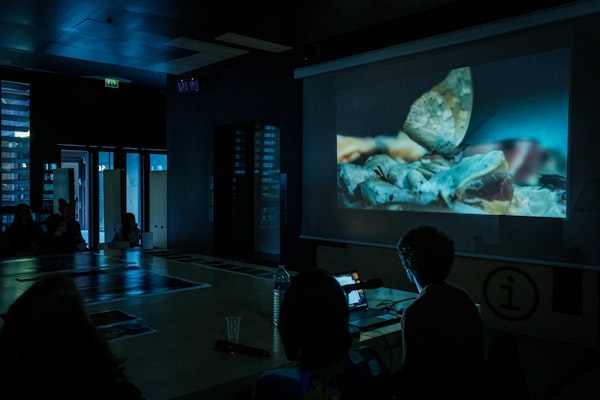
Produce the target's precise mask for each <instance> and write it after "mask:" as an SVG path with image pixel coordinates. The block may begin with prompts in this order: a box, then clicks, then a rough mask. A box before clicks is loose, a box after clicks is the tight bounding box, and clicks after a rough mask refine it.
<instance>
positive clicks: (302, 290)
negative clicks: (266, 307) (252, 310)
mask: <svg viewBox="0 0 600 400" xmlns="http://www.w3.org/2000/svg"><path fill="white" fill-rule="evenodd" d="M348 324H349V310H348V300H347V298H346V294H345V293H344V291H343V290H342V288H341V287H340V285H339V283H338V282H337V281H336V280H335V278H334V277H333V276H332V275H331V274H330V273H328V272H327V271H324V270H322V269H317V268H310V269H305V270H303V271H301V272H300V273H298V275H297V276H296V277H294V278H292V282H291V284H290V287H289V288H288V290H287V291H286V292H285V295H284V297H283V301H282V304H281V310H280V314H279V323H278V329H279V335H280V337H281V341H282V343H283V347H284V349H285V354H286V356H287V358H288V359H289V360H290V361H294V362H295V363H294V364H292V365H291V366H288V367H284V368H280V369H273V370H269V371H266V372H264V373H263V374H262V375H261V376H259V378H258V380H257V381H256V383H255V388H254V392H253V399H254V400H265V399H269V400H271V399H273V400H274V399H277V400H280V399H286V400H295V399H333V398H335V399H343V400H348V399H378V400H379V399H392V398H393V397H392V396H391V390H390V385H389V380H388V379H389V374H388V371H387V367H386V366H385V365H384V364H383V362H382V360H381V358H380V356H379V354H378V353H377V352H376V351H374V350H373V349H372V348H370V347H365V346H363V347H359V348H355V349H351V345H352V336H351V334H350V333H349V325H348Z"/></svg>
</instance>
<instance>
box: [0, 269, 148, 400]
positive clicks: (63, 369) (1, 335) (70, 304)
mask: <svg viewBox="0 0 600 400" xmlns="http://www.w3.org/2000/svg"><path fill="white" fill-rule="evenodd" d="M2 318H3V319H4V325H3V326H2V328H1V329H0V388H1V392H2V399H6V400H12V399H20V400H30V399H31V400H38V399H47V400H55V399H56V400H58V399H63V400H75V399H90V400H109V399H123V400H129V399H131V400H142V399H144V396H143V395H142V393H141V392H140V390H139V389H138V388H137V387H136V386H135V385H134V384H133V383H131V382H130V381H129V380H128V379H127V378H126V377H125V373H124V367H123V364H124V360H122V359H120V358H119V357H117V356H116V355H115V354H114V353H113V352H112V350H111V348H110V347H109V344H108V342H107V341H106V339H105V337H104V336H103V335H102V333H101V332H99V331H98V329H97V328H96V326H95V325H94V323H93V322H92V320H91V318H90V316H89V314H88V313H87V312H86V310H85V306H84V302H83V299H82V298H81V296H80V294H79V292H78V291H77V288H76V286H75V283H74V282H73V280H72V279H71V278H70V277H68V276H67V275H65V274H50V275H45V276H42V277H40V278H38V280H37V281H36V282H35V283H34V284H33V285H32V286H30V287H29V288H28V289H27V290H26V291H25V292H24V293H23V294H22V295H21V296H20V297H19V298H17V300H15V302H14V303H13V304H12V305H11V306H10V307H9V309H8V311H7V312H6V314H2Z"/></svg>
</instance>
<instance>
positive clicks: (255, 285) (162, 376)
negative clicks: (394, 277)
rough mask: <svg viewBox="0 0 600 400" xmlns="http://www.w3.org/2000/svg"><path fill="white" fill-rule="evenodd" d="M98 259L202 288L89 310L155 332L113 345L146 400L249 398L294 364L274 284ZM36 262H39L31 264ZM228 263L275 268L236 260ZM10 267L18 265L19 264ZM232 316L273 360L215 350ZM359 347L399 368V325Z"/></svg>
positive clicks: (137, 257)
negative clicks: (272, 374) (261, 380)
mask: <svg viewBox="0 0 600 400" xmlns="http://www.w3.org/2000/svg"><path fill="white" fill-rule="evenodd" d="M88 257H89V256H88ZM82 258H83V257H82ZM98 260H101V261H103V262H104V264H105V265H104V266H102V265H99V264H102V263H97V264H98V265H96V266H93V267H94V268H124V267H130V266H131V265H132V264H137V265H138V266H139V267H141V268H142V269H144V270H145V271H151V272H152V273H156V274H161V275H166V276H168V277H176V278H180V279H183V280H186V281H192V282H197V283H201V284H202V285H200V286H198V287H195V288H194V287H192V288H185V289H183V290H173V291H169V292H166V293H162V294H156V293H151V294H146V295H143V294H142V295H138V296H130V297H126V298H120V299H113V300H109V301H105V302H94V303H92V304H88V310H89V312H90V313H98V312H102V311H106V310H113V309H117V310H121V311H124V312H126V313H129V314H132V315H134V316H136V317H137V318H139V322H140V323H142V324H144V325H147V326H148V327H150V328H152V329H153V330H154V331H153V332H151V333H148V334H142V335H138V336H131V337H125V338H121V339H117V340H113V341H111V342H110V343H111V346H112V348H113V349H114V351H115V352H116V353H117V354H118V355H120V356H122V357H124V358H125V359H126V363H125V373H126V375H127V376H128V377H129V379H130V380H131V381H132V382H134V383H135V384H136V385H137V386H138V387H139V388H140V389H141V390H142V392H143V393H144V394H145V395H146V396H147V398H148V399H150V400H162V399H180V400H182V399H193V398H198V399H211V398H214V399H220V400H222V399H241V398H247V396H248V395H249V393H250V392H251V389H252V384H253V383H254V381H255V379H256V377H257V376H258V374H260V373H261V372H263V371H264V370H267V369H271V368H279V367H282V366H285V365H287V364H289V361H288V360H287V358H286V357H285V353H284V350H283V346H282V343H281V340H280V339H279V335H278V332H277V328H276V327H275V326H274V325H273V323H272V321H271V317H272V300H273V297H272V296H273V294H272V293H273V292H272V282H271V280H270V279H266V278H260V277H257V276H258V275H257V274H254V275H252V274H249V273H239V272H234V271H233V269H232V270H223V269H219V268H210V267H206V266H202V265H197V264H194V263H191V262H185V261H181V259H177V260H175V259H169V258H164V257H156V256H152V255H148V254H146V253H145V252H142V251H137V252H132V251H125V252H124V253H123V255H122V257H120V259H119V258H117V259H114V258H105V257H100V258H96V261H98ZM80 261H81V260H80ZM35 262H39V260H35V261H34V260H32V261H31V263H35ZM119 262H122V263H123V265H119ZM226 262H227V263H235V264H237V265H240V266H242V267H247V268H259V269H260V268H264V269H266V270H272V269H270V268H269V267H262V266H255V265H251V264H245V263H242V262H237V261H235V262H229V261H226ZM4 263H6V261H3V264H4ZM7 264H11V265H12V266H13V267H14V265H13V264H14V263H7ZM26 264H27V263H25V264H22V265H26ZM80 264H85V262H84V261H81V262H80V263H79V265H80ZM2 266H3V267H4V268H3V269H2V271H5V272H7V273H6V274H0V281H1V282H2V285H3V295H4V293H8V292H10V293H11V294H12V297H13V298H16V296H17V295H18V294H19V292H22V291H23V290H24V289H25V288H26V286H25V284H24V282H22V281H17V280H16V279H15V278H16V277H17V276H18V275H19V274H18V273H17V274H16V275H15V273H16V272H15V270H14V268H12V270H11V267H6V264H4V265H2ZM80 267H81V265H80ZM82 268H83V267H82ZM9 270H11V271H10V273H8V271H9ZM23 270H24V271H26V273H27V274H29V275H31V274H32V268H25V267H24V268H23ZM237 270H240V271H243V270H247V269H244V268H239V269H237ZM265 276H269V275H268V274H267V275H265ZM6 289H8V290H6ZM414 296H415V294H414V293H409V292H402V291H398V290H394V289H388V288H380V289H369V290H368V291H367V298H368V299H369V301H370V302H373V303H375V302H377V301H380V300H383V299H401V298H409V297H414ZM2 301H3V304H2V307H7V306H6V304H8V300H7V298H4V297H3V298H2ZM231 314H235V315H239V316H241V318H242V319H241V328H240V343H241V344H246V345H250V346H253V347H260V348H263V349H266V350H267V351H269V352H270V353H271V355H272V357H270V358H256V357H252V356H247V355H243V354H233V355H232V354H228V353H222V352H218V351H216V350H215V349H214V344H215V340H217V339H226V337H227V336H226V335H227V333H226V327H225V316H226V315H231ZM355 341H356V344H357V345H358V344H368V345H370V346H373V347H375V348H377V349H378V350H380V351H381V352H382V357H383V358H384V361H387V362H388V363H391V364H392V365H391V366H392V369H393V368H394V366H397V365H398V363H399V356H398V355H397V348H398V347H399V343H400V341H401V339H400V324H399V323H396V324H393V325H390V326H385V327H380V328H378V329H376V330H373V331H368V332H362V333H361V334H360V335H359V337H357V338H356V339H355Z"/></svg>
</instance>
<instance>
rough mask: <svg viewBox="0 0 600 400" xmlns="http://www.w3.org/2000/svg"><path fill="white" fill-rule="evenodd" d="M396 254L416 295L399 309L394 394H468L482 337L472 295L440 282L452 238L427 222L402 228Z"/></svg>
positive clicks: (475, 380) (476, 379)
mask: <svg viewBox="0 0 600 400" xmlns="http://www.w3.org/2000/svg"><path fill="white" fill-rule="evenodd" d="M397 250H398V255H399V257H400V260H401V262H402V265H403V267H404V269H405V270H406V274H407V276H408V279H409V280H410V281H411V282H413V283H414V284H415V285H416V287H417V290H418V292H419V295H418V296H417V298H416V299H415V300H414V301H413V303H411V304H410V305H409V306H408V307H407V308H406V309H405V310H404V313H403V317H402V347H403V363H402V368H401V370H400V372H398V373H397V374H395V375H394V376H393V377H392V384H393V386H394V394H395V395H396V397H400V396H401V397H402V398H404V397H406V398H410V397H415V396H416V397H418V398H421V399H446V398H448V399H451V398H460V399H473V398H479V396H478V390H479V383H480V380H481V374H482V372H483V369H484V364H485V338H484V332H483V325H482V322H481V317H480V315H479V312H478V310H477V307H476V306H475V303H474V302H473V300H472V299H471V298H470V297H469V295H468V294H467V293H466V292H465V291H464V290H463V289H461V288H459V287H457V286H455V285H452V284H450V283H448V282H447V281H446V279H447V278H448V275H449V274H450V270H451V268H452V266H453V264H454V242H453V241H452V240H451V239H450V238H449V237H448V236H447V235H446V234H445V233H443V232H441V231H440V230H438V229H437V228H435V227H432V226H421V227H418V228H416V229H413V230H411V231H410V232H408V234H407V235H406V236H404V237H403V238H402V239H401V240H400V242H399V243H398V248H397Z"/></svg>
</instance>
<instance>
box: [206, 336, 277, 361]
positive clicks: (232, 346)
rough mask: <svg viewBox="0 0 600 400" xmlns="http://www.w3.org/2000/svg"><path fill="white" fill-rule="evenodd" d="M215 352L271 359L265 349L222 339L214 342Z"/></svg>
mask: <svg viewBox="0 0 600 400" xmlns="http://www.w3.org/2000/svg"><path fill="white" fill-rule="evenodd" d="M215 350H218V351H222V352H224V353H232V354H233V353H239V354H246V355H249V356H254V357H271V353H269V352H268V351H266V350H265V349H260V348H258V347H251V346H246V345H243V344H239V343H233V342H230V341H228V340H223V339H217V341H215Z"/></svg>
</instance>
